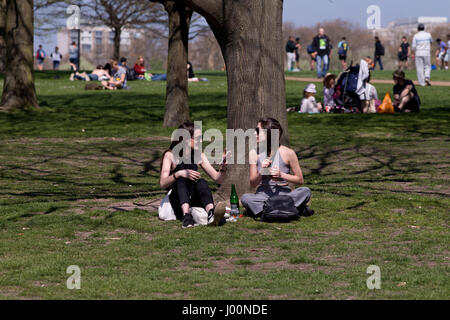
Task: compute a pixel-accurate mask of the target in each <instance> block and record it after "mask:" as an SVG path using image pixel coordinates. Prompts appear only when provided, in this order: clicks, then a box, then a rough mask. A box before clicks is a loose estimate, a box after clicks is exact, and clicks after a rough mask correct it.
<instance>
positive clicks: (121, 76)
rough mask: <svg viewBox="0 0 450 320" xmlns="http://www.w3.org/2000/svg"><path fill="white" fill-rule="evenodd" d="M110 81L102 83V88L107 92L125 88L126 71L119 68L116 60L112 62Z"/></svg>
mask: <svg viewBox="0 0 450 320" xmlns="http://www.w3.org/2000/svg"><path fill="white" fill-rule="evenodd" d="M111 68H112V79H110V80H104V81H102V85H103V87H105V88H106V89H108V90H117V89H124V88H126V86H127V70H125V68H124V67H121V66H119V64H118V63H117V61H116V60H113V61H112V64H111Z"/></svg>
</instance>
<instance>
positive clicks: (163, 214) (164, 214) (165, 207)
mask: <svg viewBox="0 0 450 320" xmlns="http://www.w3.org/2000/svg"><path fill="white" fill-rule="evenodd" d="M171 192H172V190H170V191H169V193H167V194H166V196H165V197H164V199H162V201H161V203H160V204H159V208H158V216H159V218H160V219H161V220H164V221H171V220H177V217H176V216H175V213H174V212H173V209H172V205H171V204H170V200H169V195H170V193H171Z"/></svg>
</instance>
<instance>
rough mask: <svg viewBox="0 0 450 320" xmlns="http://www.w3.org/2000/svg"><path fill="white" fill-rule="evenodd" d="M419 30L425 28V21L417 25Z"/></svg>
mask: <svg viewBox="0 0 450 320" xmlns="http://www.w3.org/2000/svg"><path fill="white" fill-rule="evenodd" d="M417 30H419V31H423V30H425V25H424V24H423V23H421V24H419V26H418V27H417Z"/></svg>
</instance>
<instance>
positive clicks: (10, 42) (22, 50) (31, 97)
mask: <svg viewBox="0 0 450 320" xmlns="http://www.w3.org/2000/svg"><path fill="white" fill-rule="evenodd" d="M6 12H7V14H6V68H5V81H4V87H3V95H2V100H1V104H0V111H9V110H11V109H13V108H20V107H28V106H31V107H39V105H38V102H37V97H36V90H35V87H34V74H33V33H34V28H33V20H34V19H33V0H20V1H19V0H6Z"/></svg>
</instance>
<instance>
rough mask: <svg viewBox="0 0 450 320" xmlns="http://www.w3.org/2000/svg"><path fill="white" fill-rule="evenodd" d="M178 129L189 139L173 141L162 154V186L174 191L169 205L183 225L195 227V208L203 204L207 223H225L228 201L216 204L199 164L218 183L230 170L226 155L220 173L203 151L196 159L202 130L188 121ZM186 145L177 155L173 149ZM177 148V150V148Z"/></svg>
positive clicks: (160, 181) (216, 224)
mask: <svg viewBox="0 0 450 320" xmlns="http://www.w3.org/2000/svg"><path fill="white" fill-rule="evenodd" d="M178 129H181V130H186V131H187V132H188V133H189V136H190V139H189V141H183V137H180V139H179V140H178V141H172V143H171V145H170V147H169V149H168V150H166V151H165V152H164V153H163V155H162V161H161V175H160V179H159V184H160V186H161V188H162V189H167V190H172V191H171V193H170V196H169V199H170V204H171V206H172V209H173V211H174V213H175V216H176V217H177V219H178V220H182V221H183V223H182V228H190V227H193V226H194V219H193V216H192V213H191V212H192V210H191V208H192V207H203V208H204V209H205V211H206V212H207V213H208V224H212V225H215V226H218V225H222V224H223V223H224V220H225V219H224V215H225V203H222V202H220V203H219V204H218V205H217V206H214V200H213V196H212V192H211V189H210V188H209V186H208V183H207V182H206V181H205V180H204V179H202V178H201V175H200V172H198V166H201V167H202V168H203V170H204V171H205V172H206V174H207V175H208V176H210V177H211V179H212V180H214V181H215V182H216V183H217V184H221V183H222V182H223V180H224V179H225V175H226V172H227V163H226V157H224V159H223V162H222V165H221V167H220V170H219V172H217V171H216V170H215V169H214V168H213V167H212V165H211V164H210V163H209V161H208V158H207V157H206V156H205V154H204V153H201V157H200V159H198V160H197V159H195V158H194V152H195V150H199V146H200V144H201V138H202V132H201V130H200V129H199V128H195V127H194V124H193V123H192V122H190V121H186V122H184V123H183V124H181V125H180V126H179V127H178ZM180 144H185V145H184V147H185V148H183V149H182V150H181V152H180V154H179V155H177V154H174V152H173V151H174V149H175V148H176V147H177V146H178V147H177V149H178V148H180V146H183V145H180ZM177 149H175V150H177Z"/></svg>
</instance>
